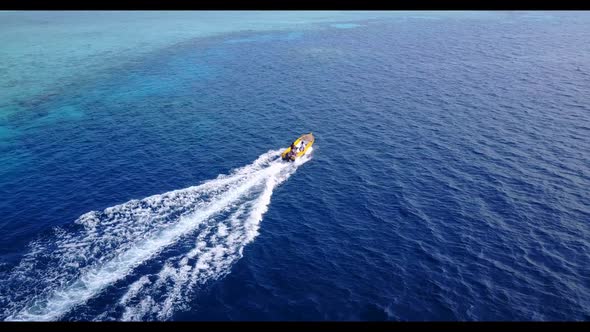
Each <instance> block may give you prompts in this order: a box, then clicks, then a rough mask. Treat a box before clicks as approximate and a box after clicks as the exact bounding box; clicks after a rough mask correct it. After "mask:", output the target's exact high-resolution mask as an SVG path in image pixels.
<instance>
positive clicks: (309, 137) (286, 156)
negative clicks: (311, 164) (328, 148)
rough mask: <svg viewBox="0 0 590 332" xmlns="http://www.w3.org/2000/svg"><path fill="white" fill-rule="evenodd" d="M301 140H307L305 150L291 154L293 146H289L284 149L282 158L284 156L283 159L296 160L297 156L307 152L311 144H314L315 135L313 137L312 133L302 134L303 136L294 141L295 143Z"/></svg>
mask: <svg viewBox="0 0 590 332" xmlns="http://www.w3.org/2000/svg"><path fill="white" fill-rule="evenodd" d="M301 140H304V141H305V142H307V145H305V148H304V149H303V151H299V152H298V153H297V154H296V155H294V156H291V155H290V152H291V146H289V147H288V148H287V149H286V150H285V151H283V153H281V158H283V160H290V161H295V160H296V159H297V158H299V157H301V156H303V155H304V154H306V153H307V151H308V150H309V148H311V146H312V145H313V142H314V141H315V137H313V135H312V133H309V134H305V135H302V136H301V137H299V138H298V139H296V140H295V142H293V145H297V144H299V142H301Z"/></svg>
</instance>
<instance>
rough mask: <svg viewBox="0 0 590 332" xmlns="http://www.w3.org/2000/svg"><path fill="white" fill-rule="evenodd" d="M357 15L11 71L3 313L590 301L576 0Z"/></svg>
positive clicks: (589, 89) (579, 308)
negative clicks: (299, 144) (297, 142)
mask: <svg viewBox="0 0 590 332" xmlns="http://www.w3.org/2000/svg"><path fill="white" fill-rule="evenodd" d="M197 14H198V13H197ZM353 14H354V13H350V15H353ZM4 15H7V16H10V15H12V14H10V13H5V14H4ZM14 15H15V14H14ZM44 15H49V14H44ZM71 15H74V14H71ZM80 15H82V14H80ZM85 15H88V14H85ZM119 15H123V14H119ZM152 15H153V14H152ZM232 15H235V16H239V15H240V14H239V13H237V14H236V13H233V14H232ZM244 15H246V14H244ZM269 15H270V14H269ZM293 15H294V16H297V13H296V12H295V13H293ZM363 15H364V16H362V17H359V18H357V19H353V18H350V17H348V18H347V19H346V20H344V19H340V20H338V19H335V20H334V22H336V23H334V22H332V23H330V22H327V21H317V22H310V23H309V24H307V25H306V27H305V28H300V27H299V26H297V25H295V26H288V27H285V28H281V29H279V28H277V29H274V28H269V29H266V30H264V31H258V30H255V29H254V30H248V29H235V31H228V32H223V33H218V34H211V35H208V36H199V37H195V38H185V39H182V41H179V42H174V43H170V44H169V45H168V44H167V45H165V46H158V47H155V48H153V49H150V50H149V51H145V52H141V53H137V54H135V55H134V56H127V55H126V56H125V57H121V58H120V59H119V58H117V56H116V54H115V55H113V54H110V53H109V54H110V55H107V54H106V53H105V54H102V53H97V54H98V55H95V56H94V58H93V59H92V61H96V63H98V62H100V61H103V62H105V66H103V67H101V68H100V70H91V67H92V68H98V67H96V66H95V65H94V64H92V65H88V66H86V67H84V66H83V65H84V63H86V62H85V61H86V60H85V58H84V57H85V56H84V57H83V56H80V57H78V58H76V59H77V60H76V61H78V62H76V63H79V67H72V68H74V69H75V68H80V69H75V70H74V69H71V70H70V69H68V70H70V73H69V74H68V75H64V76H60V77H59V79H56V80H55V82H54V81H51V82H50V81H44V82H45V83H44V82H41V81H34V80H32V79H29V78H27V79H24V78H23V79H22V80H19V79H12V80H11V81H7V80H6V81H2V84H3V87H5V88H6V89H8V88H11V89H12V90H10V91H13V92H14V93H13V92H11V94H10V96H9V95H8V94H7V93H6V94H5V97H3V98H2V99H3V100H1V103H0V319H2V320H65V321H70V320H174V321H185V320H188V321H202V320H289V321H291V320H346V321H348V320H400V321H431V320H461V321H472V320H476V321H481V320H526V321H529V320H534V321H537V320H589V319H590V189H589V188H590V13H588V12H569V13H568V12H532V13H521V12H492V13H485V12H478V13H469V12H461V13H453V12H440V13H420V12H415V13H396V14H395V15H391V17H375V18H370V17H368V16H367V15H368V14H366V13H365V14H363ZM369 16H370V15H369ZM117 17H118V18H117V19H119V20H120V19H121V17H120V16H117ZM103 19H104V20H105V21H108V19H109V18H108V17H103ZM257 20H264V15H262V18H261V17H258V18H257ZM4 22H5V23H3V24H9V23H10V24H17V23H18V24H24V23H22V22H21V21H19V20H16V19H15V20H12V21H10V22H9V21H6V20H5V21H4ZM7 22H9V23H7ZM15 22H16V23H15ZM31 24H32V23H31ZM36 24H37V23H36ZM39 24H40V23H39ZM102 24H105V23H104V21H103V23H102ZM150 24H151V25H154V26H155V27H158V20H153V21H151V23H150ZM211 24H213V23H211ZM219 24H222V23H219ZM46 25H47V26H49V25H50V24H49V23H47V24H46ZM99 26H100V25H97V27H95V29H99V28H98V27H99ZM47 29H49V28H47ZM156 30H157V29H156ZM160 30H162V31H165V30H166V27H165V26H164V25H162V28H161V29H160ZM23 31H24V30H23ZM92 31H93V30H91V29H89V30H87V31H86V30H85V32H84V33H88V44H89V45H90V44H92V43H93V39H92V38H94V37H93V35H92ZM160 32H161V31H160ZM19 38H20V37H19ZM31 38H33V37H31ZM146 38H147V37H146ZM56 49H57V48H56ZM56 49H53V50H50V49H39V50H37V52H39V54H40V55H44V54H45V53H44V52H46V53H47V57H49V56H57V55H55V54H58V55H59V56H60V57H61V59H62V60H63V62H60V63H59V64H58V63H55V66H53V67H60V70H61V69H63V67H62V66H66V64H68V63H69V64H68V65H70V66H74V60H72V59H73V58H72V59H70V58H68V54H66V53H67V52H64V51H63V49H62V53H63V54H62V53H57V52H58V51H59V50H56ZM3 52H5V53H1V52H0V57H1V56H6V59H8V55H7V54H8V53H7V52H8V51H7V50H6V49H5V50H4V51H3ZM10 52H11V53H10V54H12V56H13V58H11V59H13V61H15V62H14V63H16V64H18V63H19V62H18V61H19V60H18V55H19V54H20V53H19V52H22V54H23V56H25V53H26V52H25V51H21V49H19V48H18V47H13V48H12V49H11V50H10ZM27 52H28V51H27ZM52 52H53V53H52ZM50 53H51V54H50ZM107 56H108V58H105V60H100V58H101V57H107ZM97 57H98V58H99V59H98V60H97ZM14 59H17V60H14ZM118 59H119V60H118ZM23 61H24V60H23ZM52 61H53V60H52ZM88 61H91V59H90V56H88ZM0 62H1V61H0ZM106 62H108V63H106ZM31 63H32V64H31V66H32V67H31V68H33V69H31V75H33V74H35V69H34V68H37V71H38V72H42V71H43V70H49V68H50V67H52V65H51V63H49V65H48V66H47V68H45V67H35V66H36V65H35V64H34V63H33V62H31ZM107 64H108V66H107ZM3 66H4V67H2V68H0V72H2V71H3V72H4V73H5V74H6V73H9V71H10V70H11V69H10V68H8V67H9V66H8V65H7V64H6V63H5V64H4V65H3ZM44 68H45V69H44ZM68 68H69V67H68ZM55 70H57V69H55ZM11 73H12V72H11ZM14 73H16V74H14V75H16V76H15V77H18V75H19V72H18V71H14ZM23 75H24V74H23ZM48 76H53V74H52V75H48ZM31 77H32V76H31ZM39 77H41V76H39ZM44 79H45V78H44ZM39 80H40V79H39ZM43 84H45V85H43ZM25 85H26V86H27V89H26V90H27V91H28V92H27V93H28V94H25V92H23V91H25ZM38 86H39V87H40V86H43V87H42V88H38V89H37V90H34V89H33V87H38ZM6 89H5V92H6V91H9V90H6ZM308 132H313V134H314V135H315V137H316V141H315V144H314V146H313V151H312V153H311V154H310V155H309V156H308V157H307V158H304V159H302V160H300V161H298V162H297V163H285V162H282V161H280V160H278V158H279V154H280V152H281V151H282V150H283V149H284V148H286V147H288V146H289V144H290V143H291V142H292V141H293V140H294V139H296V138H297V137H298V136H300V135H302V134H305V133H308Z"/></svg>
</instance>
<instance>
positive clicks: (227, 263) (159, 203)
mask: <svg viewBox="0 0 590 332" xmlns="http://www.w3.org/2000/svg"><path fill="white" fill-rule="evenodd" d="M279 154H280V150H275V151H269V152H267V153H265V154H263V155H261V156H260V157H259V158H258V159H257V160H256V161H254V162H253V163H252V164H250V165H247V166H245V167H242V168H239V169H236V170H235V171H233V172H232V173H230V174H228V175H220V176H219V177H218V178H217V179H214V180H211V181H208V182H205V183H203V184H201V185H199V186H194V187H189V188H185V189H181V190H175V191H171V192H168V193H165V194H161V195H154V196H150V197H147V198H144V199H142V200H131V201H129V202H127V203H124V204H121V205H117V206H113V207H110V208H107V209H105V210H104V211H102V212H98V211H93V212H89V213H86V214H84V215H82V216H81V217H80V218H78V220H76V224H77V225H79V226H80V227H79V229H75V230H63V229H57V230H56V232H55V235H54V236H52V237H50V238H48V239H45V240H39V241H37V242H35V243H33V244H31V250H30V252H29V253H28V254H27V255H26V256H25V257H24V258H23V260H22V261H21V263H20V264H19V265H18V266H17V267H16V268H15V269H14V270H13V271H12V272H11V273H9V274H8V276H7V277H6V278H3V279H6V280H3V284H5V286H4V287H2V292H1V293H0V295H1V300H2V302H3V303H4V304H5V310H4V317H5V320H34V321H45V320H58V319H60V318H61V317H63V316H64V315H65V314H67V313H68V312H70V311H72V310H74V309H79V308H80V307H83V306H84V304H86V303H87V302H88V301H89V300H91V299H94V298H96V297H98V296H101V295H104V293H109V292H111V291H112V292H115V293H116V291H115V290H113V289H117V287H112V286H116V285H117V283H118V282H119V281H122V280H124V279H127V282H126V283H123V284H125V286H119V288H121V287H123V288H124V289H123V291H122V294H117V295H116V296H117V297H118V298H119V299H118V300H117V301H116V304H115V305H114V307H113V305H110V306H109V308H108V309H107V310H106V311H104V312H102V313H100V314H96V316H97V317H101V318H104V317H109V318H111V319H122V320H146V319H148V320H149V319H156V320H164V319H167V318H169V317H170V316H171V315H172V314H173V313H174V312H175V310H178V309H186V305H187V302H188V301H189V300H190V299H191V297H190V296H191V295H193V294H194V292H195V290H197V289H198V286H199V285H202V284H203V283H205V282H206V281H208V280H212V279H217V278H219V277H222V276H224V275H225V274H227V273H229V271H230V267H231V266H232V265H233V263H235V262H236V261H237V260H239V259H240V258H241V257H242V251H243V248H244V247H245V246H246V245H247V244H248V243H249V242H251V241H252V240H253V239H254V238H255V237H256V236H257V235H258V228H259V225H260V221H261V220H262V217H263V215H264V213H265V212H266V211H267V209H268V205H269V204H270V200H271V196H272V193H273V191H274V189H275V188H276V187H277V186H278V185H279V184H281V183H282V182H283V181H285V180H286V179H287V178H288V177H289V176H290V175H291V174H293V173H294V172H295V171H296V169H297V168H298V167H299V166H300V165H301V164H303V163H305V162H307V161H308V160H309V159H310V158H311V157H310V155H311V151H310V153H309V154H308V155H306V156H305V157H304V158H301V159H300V160H298V161H296V162H294V163H287V162H283V161H281V160H280V158H278V156H279ZM166 250H170V251H172V253H171V254H169V255H166V254H163V252H164V251H166ZM154 265H155V269H154ZM158 266H160V267H159V268H158ZM144 268H145V269H144ZM158 269H159V270H158ZM144 270H145V271H144ZM133 280H135V281H133ZM4 281H6V282H4ZM15 284H20V285H22V284H27V286H28V287H26V289H22V290H14V289H12V290H11V289H10V288H11V285H15ZM109 287H111V288H109ZM15 291H16V293H15ZM120 293H121V291H120Z"/></svg>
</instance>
